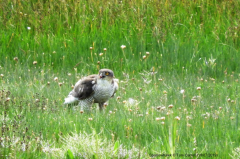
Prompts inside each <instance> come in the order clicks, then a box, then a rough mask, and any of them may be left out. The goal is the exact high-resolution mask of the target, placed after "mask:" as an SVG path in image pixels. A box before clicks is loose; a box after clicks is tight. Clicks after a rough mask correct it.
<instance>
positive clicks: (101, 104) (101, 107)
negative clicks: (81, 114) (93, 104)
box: [98, 103, 104, 111]
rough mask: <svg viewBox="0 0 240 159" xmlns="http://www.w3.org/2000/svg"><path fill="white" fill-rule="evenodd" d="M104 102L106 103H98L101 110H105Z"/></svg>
mask: <svg viewBox="0 0 240 159" xmlns="http://www.w3.org/2000/svg"><path fill="white" fill-rule="evenodd" d="M103 104H104V103H99V104H98V105H99V110H100V111H102V110H103Z"/></svg>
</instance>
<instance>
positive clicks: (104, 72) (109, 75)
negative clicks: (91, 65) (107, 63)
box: [99, 69, 114, 81]
mask: <svg viewBox="0 0 240 159" xmlns="http://www.w3.org/2000/svg"><path fill="white" fill-rule="evenodd" d="M113 77H114V74H113V71H112V70H109V69H101V70H100V71H99V78H100V79H106V80H108V81H111V80H112V79H113Z"/></svg>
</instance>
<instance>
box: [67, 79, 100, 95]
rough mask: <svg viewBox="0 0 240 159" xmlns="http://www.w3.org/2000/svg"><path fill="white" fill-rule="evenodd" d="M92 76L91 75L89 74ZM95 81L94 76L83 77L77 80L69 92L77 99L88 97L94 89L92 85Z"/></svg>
mask: <svg viewBox="0 0 240 159" xmlns="http://www.w3.org/2000/svg"><path fill="white" fill-rule="evenodd" d="M90 76H93V75H90ZM96 83H97V80H96V78H94V77H89V76H88V77H85V78H83V79H81V80H80V81H78V82H77V84H76V85H75V86H74V89H73V91H72V92H71V94H72V95H73V96H74V97H76V98H78V99H79V100H82V99H86V98H88V97H90V96H91V95H92V94H93V93H94V91H93V86H94V85H95V84H96Z"/></svg>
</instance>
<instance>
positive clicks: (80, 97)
mask: <svg viewBox="0 0 240 159" xmlns="http://www.w3.org/2000/svg"><path fill="white" fill-rule="evenodd" d="M117 90H118V79H115V78H114V74H113V71H112V70H110V69H101V70H100V71H99V74H98V75H97V74H94V75H89V76H87V77H83V78H82V79H80V80H79V81H78V82H77V83H76V84H75V86H74V88H73V90H72V91H71V92H70V93H69V95H68V96H67V98H65V102H64V104H71V103H74V102H79V104H78V105H79V106H80V107H81V109H87V110H89V109H90V108H91V106H92V104H93V103H98V104H99V109H100V110H102V109H103V105H104V103H105V102H107V101H108V100H109V98H110V97H113V96H114V94H115V93H116V91H117Z"/></svg>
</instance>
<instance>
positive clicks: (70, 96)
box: [64, 95, 78, 104]
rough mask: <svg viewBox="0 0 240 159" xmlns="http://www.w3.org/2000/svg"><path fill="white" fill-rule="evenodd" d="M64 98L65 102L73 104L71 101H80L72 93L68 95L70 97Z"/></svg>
mask: <svg viewBox="0 0 240 159" xmlns="http://www.w3.org/2000/svg"><path fill="white" fill-rule="evenodd" d="M64 100H65V102H64V104H71V103H74V102H76V101H78V98H76V97H74V96H72V95H68V97H67V98H65V99H64Z"/></svg>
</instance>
